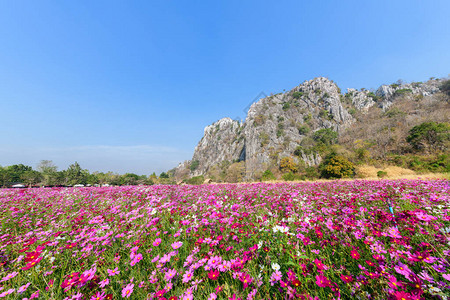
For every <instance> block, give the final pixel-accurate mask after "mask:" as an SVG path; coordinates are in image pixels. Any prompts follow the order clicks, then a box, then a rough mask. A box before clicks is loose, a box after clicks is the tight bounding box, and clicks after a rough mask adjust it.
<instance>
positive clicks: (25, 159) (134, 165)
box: [0, 145, 191, 175]
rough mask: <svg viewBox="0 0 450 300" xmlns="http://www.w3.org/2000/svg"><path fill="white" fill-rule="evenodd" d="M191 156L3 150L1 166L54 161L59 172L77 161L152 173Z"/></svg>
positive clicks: (102, 149) (168, 151) (96, 149)
mask: <svg viewBox="0 0 450 300" xmlns="http://www.w3.org/2000/svg"><path fill="white" fill-rule="evenodd" d="M190 157H191V153H189V152H187V151H183V150H180V149H176V148H171V147H165V146H150V145H134V146H109V145H93V146H73V147H36V148H32V147H12V146H10V147H4V146H3V147H1V148H0V165H3V166H7V165H12V164H19V163H22V164H26V165H31V166H32V167H34V168H35V167H36V166H37V164H38V163H39V161H41V160H43V159H47V160H52V161H53V162H54V163H55V164H56V165H57V166H58V167H59V169H60V170H62V169H66V168H67V167H68V166H69V165H70V164H72V163H73V162H75V161H77V162H78V163H79V164H80V165H81V167H82V168H84V169H88V170H89V171H91V172H93V171H103V172H106V171H113V172H118V173H126V172H132V173H137V174H145V175H148V174H151V173H152V172H156V173H160V172H162V171H167V170H169V169H171V168H173V167H175V166H177V165H178V163H180V162H182V161H184V160H186V159H190Z"/></svg>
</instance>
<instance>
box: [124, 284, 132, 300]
mask: <svg viewBox="0 0 450 300" xmlns="http://www.w3.org/2000/svg"><path fill="white" fill-rule="evenodd" d="M133 288H134V284H132V283H130V284H128V285H127V286H126V287H124V289H123V290H122V297H123V298H125V297H126V298H130V296H131V294H132V293H133Z"/></svg>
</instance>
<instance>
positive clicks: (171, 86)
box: [0, 0, 450, 174]
mask: <svg viewBox="0 0 450 300" xmlns="http://www.w3.org/2000/svg"><path fill="white" fill-rule="evenodd" d="M449 11H450V2H449V1H444V0H443V1H432V0H431V1H414V0H409V1H392V0H391V1H382V0H381V1H344V0H343V1H331V0H330V1H298V0H297V1H242V0H241V1H233V0H230V1H168V0H164V1H111V0H108V1H82V0H80V1H45V0H40V1H21V0H16V1H3V0H0V137H1V139H0V165H3V166H5V165H11V164H15V163H24V164H28V165H31V166H33V167H35V166H36V165H37V163H38V162H39V161H40V160H42V159H48V160H53V161H54V162H55V164H56V165H58V167H59V169H65V168H67V167H68V165H69V164H71V163H73V162H74V161H78V162H79V163H80V165H81V166H82V167H83V168H86V169H89V170H90V171H95V170H98V171H108V170H111V171H115V172H119V173H125V172H134V173H138V174H151V173H152V172H154V171H155V172H157V173H159V172H161V171H164V170H168V169H170V168H172V167H174V166H176V165H177V164H178V162H181V161H183V160H186V159H190V158H191V156H192V153H193V151H194V147H195V146H196V144H197V142H198V141H199V140H200V138H201V137H202V135H203V129H204V127H205V126H207V125H209V124H210V123H212V122H214V121H216V120H218V119H220V118H222V117H227V116H228V117H232V118H235V117H241V118H244V117H245V114H244V112H243V109H244V108H245V107H247V106H248V104H249V103H250V102H251V101H252V100H253V99H254V98H255V97H256V96H257V95H258V94H259V93H260V92H264V93H266V94H270V93H277V92H282V91H283V90H284V89H286V90H289V89H291V88H293V87H295V86H297V85H299V84H300V83H302V82H303V81H304V80H309V79H312V78H314V77H317V76H326V77H329V78H330V79H332V80H334V81H335V82H336V83H337V84H338V85H339V86H340V87H341V89H342V90H344V91H345V89H346V88H348V87H354V88H361V87H365V88H376V87H378V86H379V85H381V84H384V83H392V82H395V81H396V80H398V79H403V80H405V81H424V80H427V79H428V78H429V77H432V76H434V77H446V76H448V74H449V73H450V18H448V15H447V13H448V12H449Z"/></svg>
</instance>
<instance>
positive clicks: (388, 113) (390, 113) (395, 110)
mask: <svg viewBox="0 0 450 300" xmlns="http://www.w3.org/2000/svg"><path fill="white" fill-rule="evenodd" d="M384 115H385V116H386V117H388V118H393V117H395V116H404V115H406V113H405V112H404V111H401V110H400V109H399V108H398V107H393V108H391V109H389V110H388V111H386V112H385V113H384Z"/></svg>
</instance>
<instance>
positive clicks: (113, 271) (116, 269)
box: [106, 268, 120, 276]
mask: <svg viewBox="0 0 450 300" xmlns="http://www.w3.org/2000/svg"><path fill="white" fill-rule="evenodd" d="M106 271H107V272H108V275H109V276H114V275H117V274H120V271H119V268H115V269H114V270H110V269H108V270H106Z"/></svg>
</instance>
